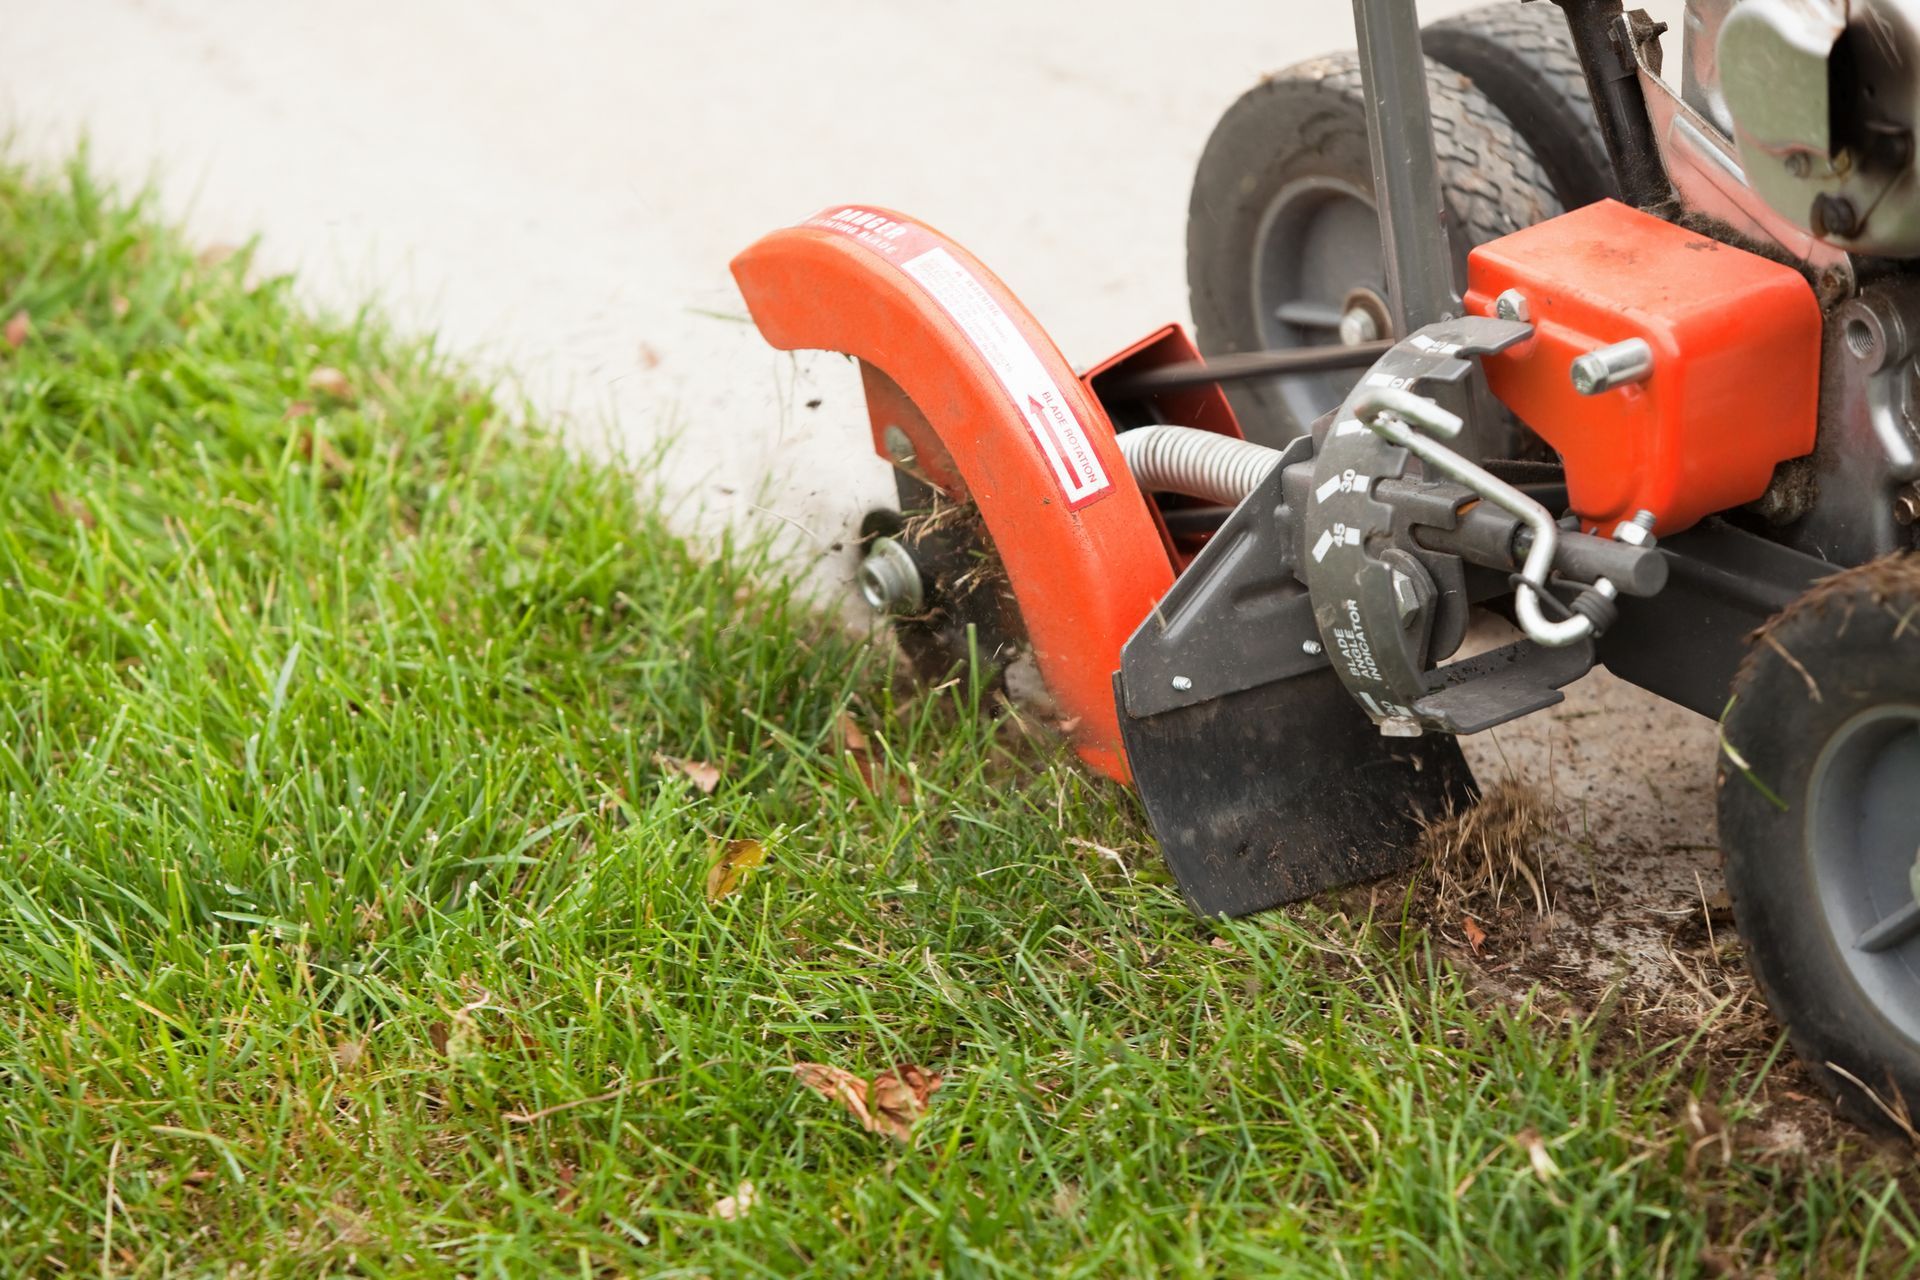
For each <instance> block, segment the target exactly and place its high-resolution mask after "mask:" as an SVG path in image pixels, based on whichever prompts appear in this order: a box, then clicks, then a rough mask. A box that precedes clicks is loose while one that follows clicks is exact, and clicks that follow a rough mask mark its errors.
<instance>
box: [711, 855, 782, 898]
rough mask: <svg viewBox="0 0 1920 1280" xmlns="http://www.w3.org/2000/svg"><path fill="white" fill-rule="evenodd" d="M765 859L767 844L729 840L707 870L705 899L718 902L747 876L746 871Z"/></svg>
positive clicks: (737, 886)
mask: <svg viewBox="0 0 1920 1280" xmlns="http://www.w3.org/2000/svg"><path fill="white" fill-rule="evenodd" d="M766 860H767V846H765V845H764V844H762V843H760V842H759V841H758V840H729V841H727V843H726V846H725V847H724V848H723V849H721V851H720V856H719V857H718V858H716V859H714V863H713V866H712V867H710V868H708V870H707V901H708V902H718V901H720V899H722V898H724V897H726V896H727V895H728V894H730V893H732V892H733V891H734V890H736V889H738V888H739V887H740V885H741V882H742V881H744V880H745V879H746V878H747V872H749V871H751V870H753V869H754V868H755V867H757V866H760V865H761V864H762V863H764V862H766Z"/></svg>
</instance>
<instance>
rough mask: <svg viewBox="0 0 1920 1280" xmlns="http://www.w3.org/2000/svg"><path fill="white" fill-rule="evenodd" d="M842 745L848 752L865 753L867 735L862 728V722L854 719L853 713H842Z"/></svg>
mask: <svg viewBox="0 0 1920 1280" xmlns="http://www.w3.org/2000/svg"><path fill="white" fill-rule="evenodd" d="M840 745H841V746H842V747H844V748H845V749H846V750H848V751H865V750H866V749H867V745H868V743H867V735H866V732H865V731H864V730H862V729H861V728H860V722H859V721H857V720H855V719H854V718H853V712H851V711H842V712H841V713H840Z"/></svg>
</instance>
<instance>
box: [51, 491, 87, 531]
mask: <svg viewBox="0 0 1920 1280" xmlns="http://www.w3.org/2000/svg"><path fill="white" fill-rule="evenodd" d="M53 510H54V514H55V515H57V516H59V517H60V518H61V519H62V520H78V521H79V522H80V523H81V524H82V525H84V526H85V527H86V528H89V529H91V528H93V526H94V524H95V523H96V522H95V520H94V518H93V512H92V511H90V510H88V509H87V504H86V503H84V502H80V501H78V500H76V499H73V498H69V497H67V496H66V495H65V494H62V493H56V494H54V495H53Z"/></svg>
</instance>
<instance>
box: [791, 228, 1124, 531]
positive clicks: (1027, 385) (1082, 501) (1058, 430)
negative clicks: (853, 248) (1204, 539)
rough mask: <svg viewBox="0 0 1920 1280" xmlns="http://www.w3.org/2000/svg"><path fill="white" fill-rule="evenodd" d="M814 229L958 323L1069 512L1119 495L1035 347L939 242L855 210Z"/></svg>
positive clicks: (910, 229) (926, 234) (914, 229)
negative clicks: (854, 244) (860, 251)
mask: <svg viewBox="0 0 1920 1280" xmlns="http://www.w3.org/2000/svg"><path fill="white" fill-rule="evenodd" d="M809 225H812V226H816V227H824V228H826V229H828V230H831V231H838V232H840V233H841V234H842V235H846V236H848V237H850V238H852V239H854V240H857V241H859V242H860V243H861V244H863V245H865V246H867V247H868V248H869V249H872V250H873V251H875V252H876V253H879V254H881V255H883V256H885V257H887V258H890V259H893V260H894V261H895V262H896V264H897V265H898V266H899V268H900V269H901V270H902V271H904V272H906V274H907V275H908V276H910V277H911V278H912V279H913V280H914V281H915V282H916V283H918V284H919V285H920V287H921V288H922V289H925V290H926V291H927V295H928V296H929V297H931V298H932V299H933V300H934V301H935V302H937V303H938V304H939V305H940V309H941V310H943V311H945V312H946V313H947V315H949V316H950V317H952V319H953V322H954V323H955V324H956V325H958V326H959V327H960V332H961V333H963V334H965V335H966V339H967V342H968V343H969V344H970V345H971V346H972V347H973V349H974V350H975V351H977V352H979V353H980V357H981V359H983V360H985V361H986V363H987V367H988V368H990V369H992V370H993V376H994V377H995V378H996V379H998V380H999V383H1000V385H1001V387H1002V388H1003V389H1004V390H1005V391H1006V393H1007V396H1008V398H1009V399H1011V400H1012V401H1013V407H1014V410H1015V412H1017V413H1019V414H1020V416H1021V418H1022V419H1023V420H1024V421H1025V422H1026V424H1027V430H1028V431H1029V432H1031V433H1032V435H1033V439H1034V443H1036V444H1038V445H1039V446H1040V452H1041V454H1042V455H1044V456H1045V458H1046V460H1047V465H1048V466H1049V467H1050V468H1051V469H1052V471H1053V474H1054V478H1055V479H1056V480H1057V481H1059V483H1060V490H1061V492H1062V493H1064V494H1065V495H1066V499H1067V504H1068V506H1070V507H1072V508H1075V509H1077V508H1080V507H1083V506H1086V505H1087V504H1088V503H1090V502H1094V501H1096V500H1098V499H1100V498H1102V497H1104V496H1106V495H1107V494H1108V493H1110V492H1111V491H1112V489H1113V482H1112V480H1110V479H1109V478H1108V476H1107V472H1106V468H1105V467H1103V466H1102V465H1101V463H1100V456H1099V455H1098V454H1097V453H1095V452H1094V449H1093V440H1092V438H1091V437H1090V436H1089V435H1088V434H1087V430H1086V428H1085V427H1084V426H1083V425H1082V424H1081V422H1080V420H1079V419H1078V418H1077V417H1075V416H1074V412H1073V409H1072V407H1071V405H1069V403H1068V402H1067V398H1066V396H1065V395H1063V394H1062V393H1061V391H1060V386H1059V384H1058V383H1056V382H1055V381H1054V379H1053V376H1052V375H1051V374H1050V373H1048V372H1047V368H1046V366H1045V365H1044V364H1043V363H1042V362H1041V360H1040V357H1039V356H1038V355H1036V354H1035V352H1034V349H1033V344H1032V343H1030V342H1028V341H1027V339H1026V337H1025V335H1023V334H1022V333H1021V332H1020V328H1019V326H1018V325H1016V324H1015V323H1014V322H1013V318H1012V317H1011V316H1009V315H1008V314H1007V312H1006V310H1005V308H1003V307H1002V306H1001V305H1000V303H999V302H998V301H997V300H996V299H995V298H994V296H993V294H992V293H990V292H989V291H988V290H987V287H986V286H985V285H984V284H982V283H981V282H980V280H979V278H978V277H976V276H975V275H974V274H973V273H972V272H971V271H969V270H967V268H966V267H965V266H964V265H962V264H961V263H960V261H959V260H958V259H957V258H955V257H954V256H953V255H952V254H951V253H949V252H947V250H946V249H945V248H944V247H942V246H941V245H940V244H938V243H937V238H936V237H935V236H933V235H931V234H929V233H927V232H926V231H925V230H924V229H922V228H920V227H917V226H914V225H912V224H910V223H902V222H900V221H898V220H897V219H892V218H888V217H886V216H884V215H882V214H877V213H873V212H871V211H869V210H865V209H854V208H848V209H840V210H837V211H835V212H832V213H827V214H823V215H821V216H819V217H817V218H814V219H813V220H812V221H811V223H810V224H809ZM930 242H932V247H931V248H928V247H927V245H928V244H929V243H930ZM909 254H911V256H907V255H909ZM902 259H904V260H902Z"/></svg>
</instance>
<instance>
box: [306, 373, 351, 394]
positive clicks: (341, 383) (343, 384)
mask: <svg viewBox="0 0 1920 1280" xmlns="http://www.w3.org/2000/svg"><path fill="white" fill-rule="evenodd" d="M307 390H309V391H313V392H317V393H318V394H320V395H323V396H332V397H333V398H334V399H335V400H351V399H353V383H351V382H349V381H348V380H347V375H346V374H345V373H343V372H341V371H340V370H338V369H336V368H334V367H333V366H332V365H330V364H323V365H321V366H320V367H319V368H318V369H315V370H314V371H313V372H312V373H310V374H308V375H307Z"/></svg>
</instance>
